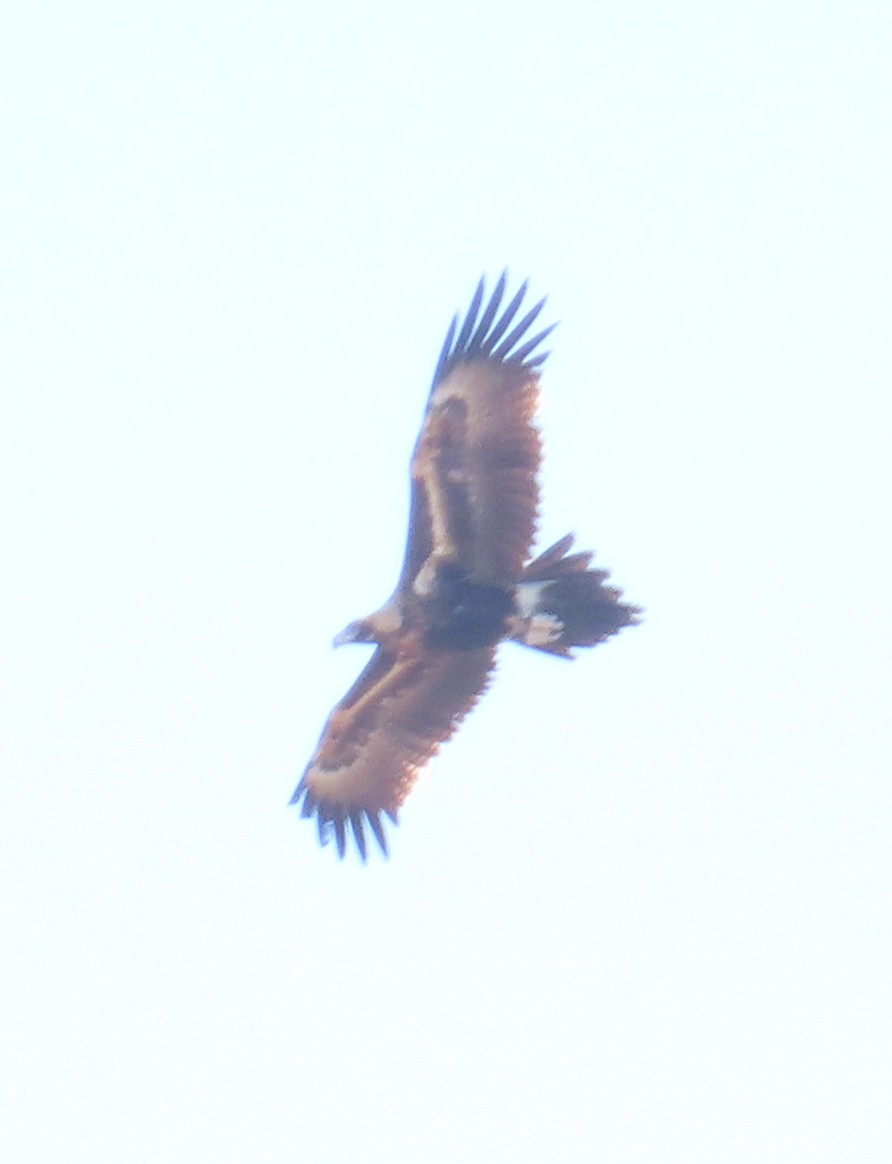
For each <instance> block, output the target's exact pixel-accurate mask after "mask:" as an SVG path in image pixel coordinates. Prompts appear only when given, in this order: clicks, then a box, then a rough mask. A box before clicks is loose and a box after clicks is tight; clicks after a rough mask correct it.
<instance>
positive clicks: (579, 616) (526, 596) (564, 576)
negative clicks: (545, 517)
mask: <svg viewBox="0 0 892 1164" xmlns="http://www.w3.org/2000/svg"><path fill="white" fill-rule="evenodd" d="M572 545H573V534H567V535H566V537H563V538H561V540H560V541H559V542H555V544H554V545H553V546H549V548H548V549H547V550H545V551H544V552H543V553H541V554H540V555H539V557H538V558H534V559H533V561H532V562H530V564H529V565H528V566H526V567H525V569H524V572H523V575H522V576H521V579H520V581H519V582H518V584H517V589H516V591H515V604H516V606H515V610H516V613H515V616H514V618H513V619H512V622H511V633H510V637H511V638H512V639H514V640H515V642H518V643H523V644H524V645H525V646H528V647H534V648H535V649H536V650H538V651H548V652H549V654H552V655H562V656H563V657H564V658H568V659H569V658H572V657H573V647H593V646H595V645H596V644H597V643H602V642H603V641H604V640H605V639H606V638H609V636H610V635H614V634H616V633H617V631H619V630H622V628H623V627H624V626H631V625H632V624H634V623H635V622H637V620H638V615H639V613H640V611H639V608H638V607H637V606H628V605H626V604H625V603H624V602H622V601H620V600H621V597H622V595H621V593H620V591H619V590H617V589H616V588H615V587H613V586H607V585H605V581H606V579H607V577H608V574H607V571H606V570H591V569H589V563H590V562H591V560H592V557H593V555H592V553H591V551H590V550H583V551H577V552H576V553H573V554H571V553H570V552H569V551H570V549H571V547H572Z"/></svg>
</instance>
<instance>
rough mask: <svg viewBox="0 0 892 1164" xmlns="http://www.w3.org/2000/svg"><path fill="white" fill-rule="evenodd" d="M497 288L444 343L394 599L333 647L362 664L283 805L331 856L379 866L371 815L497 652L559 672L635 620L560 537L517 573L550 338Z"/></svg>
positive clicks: (394, 804) (392, 801)
mask: <svg viewBox="0 0 892 1164" xmlns="http://www.w3.org/2000/svg"><path fill="white" fill-rule="evenodd" d="M506 283H507V275H506V274H503V275H502V276H501V278H500V279H499V281H498V282H497V284H496V286H495V288H494V290H493V292H492V295H491V296H490V297H489V300H488V302H487V303H486V305H485V306H484V281H483V280H482V279H481V280H480V283H479V285H478V287H477V290H476V292H475V293H474V297H473V299H472V301H471V306H470V307H469V309H468V312H467V315H466V316H465V318H464V320H463V322H462V324H461V326H460V327H459V322H458V316H456V317H455V318H454V319H453V321H452V324H451V326H450V328H449V331H448V333H447V335H446V340H445V343H444V344H443V349H442V351H441V353H440V358H439V360H438V361H437V367H436V371H435V372H434V379H433V385H432V387H431V390H430V395H429V397H428V401H427V408H426V411H425V415H424V419H423V421H422V424H421V432H420V434H419V436H418V441H417V443H416V445H415V451H414V452H413V454H412V460H411V467H410V472H411V502H410V513H409V536H408V543H407V546H406V557H405V561H404V562H403V566H402V571H401V573H400V577H399V581H398V582H397V585H396V590H395V591H394V592H393V595H392V596H391V598H389V599H388V601H387V602H386V603H385V604H384V605H383V606H382V607H381V608H380V609H379V610H376V611H375V612H374V613H373V614H370V615H368V616H367V617H366V618H361V619H359V620H358V621H356V622H352V623H350V625H349V626H348V627H346V628H345V629H344V630H343V631H342V632H341V633H340V634H339V635H338V636H337V637H336V638H335V645H336V646H339V645H340V644H342V643H374V644H375V648H376V649H375V653H374V654H373V655H372V658H371V659H370V660H369V662H368V664H367V666H366V667H365V670H364V671H363V672H362V673H361V675H360V676H359V678H358V679H357V680H356V682H355V683H354V684H353V686H352V687H351V688H350V690H349V691H348V692H347V694H346V695H345V696H344V698H343V699H342V700H341V702H340V703H339V704H338V705H337V706H336V707H335V709H334V710H333V711H332V713H331V715H330V716H329V718H328V722H327V723H326V725H325V728H324V730H323V732H322V736H321V738H320V740H319V744H318V746H317V748H316V752H315V754H314V756H313V757H312V759H311V760H310V763H309V764H308V766H307V768H306V771H305V772H304V774H303V776H302V778H301V780H300V783H299V784H298V786H297V790H296V791H295V793H294V796H293V797H292V800H291V803H292V804H299V805H300V807H301V814H302V815H303V816H304V817H311V816H315V817H316V823H317V826H318V831H319V839H320V841H321V842H322V844H327V843H328V842H329V841H330V840H332V839H334V840H335V842H336V844H337V850H338V855H339V856H341V857H343V856H344V853H345V851H346V848H347V842H348V838H349V837H350V836H352V838H353V841H354V842H355V845H356V848H357V849H358V851H359V854H360V856H361V858H362V860H363V861H365V859H366V854H367V830H368V831H369V832H371V834H372V835H373V836H374V837H375V839H376V841H377V842H378V845H379V846H380V847H381V849H382V851H383V852H384V853H385V854H386V853H387V839H386V836H385V833H384V828H383V825H382V820H381V818H382V815H383V816H387V817H389V818H390V819H391V820H392V821H393V822H394V823H396V821H397V812H398V810H399V807H400V805H401V804H402V803H403V801H404V800H405V799H406V797H407V796H408V795H409V792H410V791H411V789H412V786H413V784H414V783H415V780H416V778H417V776H418V773H419V770H420V769H421V768H422V767H423V766H424V764H426V763H427V761H428V760H429V759H430V758H431V757H432V756H433V755H434V754H435V753H436V752H437V751H438V750H439V747H440V745H441V744H442V743H443V742H444V741H446V740H447V739H449V737H450V736H451V735H452V734H453V732H454V731H455V729H456V728H457V726H458V724H459V723H460V722H461V720H462V719H463V718H464V717H465V716H466V715H467V714H468V712H469V711H470V710H471V708H472V707H473V706H474V704H475V703H476V702H477V700H478V698H479V697H480V695H481V693H482V692H483V690H484V688H485V687H486V685H487V683H488V681H489V677H490V675H491V673H492V670H493V668H494V666H495V655H496V648H497V646H498V644H499V643H500V642H503V641H505V640H508V639H510V640H513V641H514V642H518V643H523V644H524V645H525V646H528V647H532V648H534V649H535V650H538V651H544V652H546V653H547V654H550V655H558V656H561V657H563V658H572V648H573V647H593V646H595V645H596V644H597V643H600V642H603V641H604V640H605V639H606V638H608V636H610V635H613V634H616V632H617V631H619V630H620V629H622V627H624V626H629V625H631V624H633V623H635V622H636V616H637V614H638V613H639V611H638V609H637V608H636V607H634V606H628V605H626V604H625V603H623V602H622V601H621V595H620V592H619V591H618V590H616V589H614V588H613V587H611V586H608V585H606V582H605V580H606V578H607V572H606V571H605V570H596V569H592V568H591V566H590V563H591V560H592V556H593V555H592V553H591V552H590V551H582V552H579V551H575V552H574V551H573V549H572V547H573V535H572V534H567V535H566V537H563V538H561V540H560V541H558V542H556V543H555V544H554V545H553V546H549V548H548V549H547V550H545V551H543V552H542V553H540V554H539V555H538V556H537V557H535V558H532V560H531V550H532V545H533V539H534V537H535V533H536V513H537V509H538V503H539V485H538V471H539V465H540V462H541V457H542V452H541V440H540V436H539V431H538V429H537V428H536V426H535V424H534V420H533V418H534V414H535V411H536V405H537V400H538V395H539V379H540V373H539V368H540V367H541V365H542V364H543V363H544V361H545V359H546V357H547V355H548V352H543V351H541V350H540V349H541V344H542V342H543V340H544V339H545V338H546V336H548V335H549V333H550V332H551V331H552V329H553V327H554V326H555V325H554V324H552V326H551V327H546V328H545V329H544V330H542V331H536V330H535V328H534V327H533V324H534V323H535V321H536V320H537V319H538V317H539V315H540V312H541V311H542V308H543V307H544V305H545V300H544V299H543V300H542V301H541V302H539V303H537V304H536V306H535V307H533V308H532V309H531V310H529V311H527V313H526V314H524V315H523V316H522V318H521V319H520V320H519V321H518V322H517V323H515V320H516V319H517V316H518V314H519V313H520V311H521V307H522V304H523V300H524V297H525V295H526V290H527V284H526V283H524V284H523V285H522V286H521V287H520V289H519V290H518V291H517V293H516V294H515V295H514V297H513V298H512V299H511V301H510V302H509V303H508V304H507V306H505V307H504V308H502V302H503V299H504V298H505V289H506ZM481 308H482V312H481ZM531 332H533V333H534V334H532V335H531V334H530V333H531Z"/></svg>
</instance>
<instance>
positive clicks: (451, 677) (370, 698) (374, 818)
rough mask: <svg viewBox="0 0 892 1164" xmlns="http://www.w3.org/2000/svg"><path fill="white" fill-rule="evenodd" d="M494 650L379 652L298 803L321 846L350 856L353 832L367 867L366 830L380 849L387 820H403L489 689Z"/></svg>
mask: <svg viewBox="0 0 892 1164" xmlns="http://www.w3.org/2000/svg"><path fill="white" fill-rule="evenodd" d="M494 661H495V647H482V648H479V649H477V650H473V651H435V652H432V651H429V650H425V649H424V648H422V647H421V646H420V644H419V648H418V650H417V651H415V650H401V651H400V653H399V654H397V653H396V652H392V651H388V650H386V649H385V648H383V647H378V648H377V650H376V651H375V654H374V655H373V656H372V659H371V661H370V662H369V664H368V666H367V667H366V668H365V670H364V671H363V672H362V674H361V675H360V676H359V678H358V679H357V680H356V682H355V683H354V684H353V686H352V687H351V689H350V690H349V691H348V692H347V694H346V696H345V697H344V698H343V699H342V700H341V702H340V703H339V704H338V705H337V707H336V708H335V709H334V711H333V712H332V713H331V715H330V716H329V719H328V723H327V724H326V725H325V730H324V731H323V733H322V737H321V739H320V741H319V746H318V748H317V749H316V754H315V755H314V756H313V758H312V760H311V761H310V763H309V765H308V767H307V770H306V771H305V772H304V775H303V778H302V779H301V782H300V784H299V785H298V786H297V791H296V792H295V794H294V797H293V798H292V804H296V803H300V802H301V801H303V804H302V808H301V811H302V815H303V816H311V815H312V814H313V813H314V812H315V814H316V817H317V823H318V826H319V839H320V840H321V841H322V843H323V844H325V843H326V842H327V841H329V840H330V839H331V837H332V836H334V837H335V839H336V841H337V846H338V853H339V855H340V856H342V857H343V855H344V851H345V847H346V837H347V825H348V824H349V825H350V828H351V831H352V833H353V836H354V838H355V840H356V845H357V848H358V849H359V852H360V855H361V856H362V858H363V860H365V856H366V841H365V831H364V825H365V824H368V825H369V827H370V828H371V830H372V832H373V833H374V835H375V837H376V839H377V841H378V844H379V845H380V846H381V849H382V850H383V851H384V852H385V853H386V852H387V842H386V840H385V837H384V830H383V828H382V825H381V813H382V812H384V813H386V814H387V815H388V816H389V817H390V818H391V819H392V820H394V821H395V820H396V812H397V809H398V808H399V806H400V805H401V804H402V802H403V801H404V800H405V798H406V796H407V795H408V793H409V791H410V789H411V787H412V785H413V783H414V781H415V778H416V775H417V773H418V769H419V768H421V767H422V765H424V763H425V762H426V761H427V760H429V759H430V757H431V756H432V755H433V754H434V753H435V752H436V751H437V749H438V748H439V746H440V744H441V743H443V741H444V740H447V739H448V738H449V737H450V736H451V735H452V733H453V732H454V731H455V729H456V727H457V726H458V724H459V722H460V721H461V719H462V718H463V717H464V716H465V715H466V714H467V713H468V712H469V711H470V710H471V708H472V707H473V706H474V704H475V703H476V702H477V698H478V696H479V695H480V693H481V692H482V691H483V689H484V687H485V686H486V683H487V679H488V676H489V673H490V671H491V670H492V667H493V663H494Z"/></svg>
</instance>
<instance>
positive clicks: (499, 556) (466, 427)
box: [398, 274, 554, 590]
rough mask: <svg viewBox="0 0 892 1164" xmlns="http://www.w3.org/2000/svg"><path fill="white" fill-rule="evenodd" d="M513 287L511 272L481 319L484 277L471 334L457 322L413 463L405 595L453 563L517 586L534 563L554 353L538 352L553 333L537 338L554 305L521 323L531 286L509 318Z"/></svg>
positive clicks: (484, 578)
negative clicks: (508, 289) (544, 397)
mask: <svg viewBox="0 0 892 1164" xmlns="http://www.w3.org/2000/svg"><path fill="white" fill-rule="evenodd" d="M505 283H506V276H505V275H504V274H503V275H502V277H501V278H500V279H499V281H498V283H497V284H496V287H495V289H494V291H493V293H492V296H491V297H490V299H489V302H488V303H487V305H486V307H485V308H484V309H483V312H482V314H481V313H480V308H481V306H482V304H483V280H482V279H481V281H480V284H479V285H478V287H477V291H476V293H475V295H474V299H473V301H472V303H471V306H470V308H469V310H468V314H467V316H466V317H465V319H464V322H463V323H462V325H461V328H460V329H459V328H458V318H457V317H456V318H455V319H454V320H453V322H452V326H451V327H450V329H449V332H448V334H447V336H446V342H445V343H444V345H443V350H442V352H441V354H440V359H439V361H438V363H437V369H436V372H435V373H434V381H433V386H432V388H431V393H430V397H429V399H428V404H427V411H426V413H425V417H424V421H423V423H422V426H421V433H420V434H419V437H418V443H417V444H416V446H415V452H414V454H413V456H412V501H411V512H410V516H409V538H408V545H407V548H406V560H405V563H404V566H403V572H402V576H401V578H400V581H399V585H398V590H408V589H409V588H411V587H412V586H413V583H415V581H416V579H418V576H419V572H420V571H421V570H422V567H424V566H425V564H427V565H428V568H429V570H430V571H431V572H433V571H434V570H435V569H436V566H437V565H438V564H440V563H443V562H451V563H455V564H457V565H459V566H460V567H462V568H463V569H466V570H467V571H468V572H469V574H470V575H471V576H472V577H474V579H475V580H477V581H480V582H490V583H494V584H496V585H501V586H505V587H508V586H512V585H513V584H514V582H515V581H516V580H517V579H518V578H519V577H520V574H521V570H522V568H523V565H524V563H525V562H526V561H527V559H528V557H529V553H530V547H531V545H532V542H533V537H534V535H535V527H536V511H537V508H538V503H539V490H538V484H537V480H536V476H537V471H538V468H539V462H540V459H541V447H540V439H539V432H538V430H537V428H536V427H535V425H534V423H533V416H534V413H535V410H536V404H537V400H538V389H539V373H538V372H537V371H536V369H537V368H538V367H539V365H540V364H542V362H543V361H544V360H545V358H546V356H547V355H548V353H547V352H541V353H538V354H535V353H536V349H537V348H538V346H539V345H540V344H541V342H542V340H544V339H545V337H546V336H547V335H548V334H549V332H550V331H551V330H552V328H551V327H549V328H546V329H545V330H544V331H540V332H538V333H537V334H535V335H533V336H532V337H531V336H530V331H531V329H532V324H533V322H534V321H535V319H536V318H537V316H538V315H539V312H540V311H541V310H542V307H543V306H544V304H545V300H544V299H543V300H542V301H541V302H540V303H538V304H536V306H535V307H533V308H532V309H531V310H530V311H529V312H527V314H526V315H524V316H523V318H522V319H521V320H520V321H519V322H518V323H517V324H514V320H515V318H516V316H517V314H518V312H519V310H520V307H521V304H522V302H523V298H524V295H525V293H526V286H527V285H526V283H524V284H523V286H522V287H521V288H520V290H519V291H518V292H517V294H516V295H515V296H514V298H513V299H512V300H511V302H510V303H509V304H508V306H507V307H506V308H505V309H504V310H503V311H502V313H501V315H500V314H499V307H500V306H501V303H502V298H503V296H504V293H505ZM478 317H479V318H478ZM512 324H514V326H513V327H512ZM553 326H554V325H552V327H553ZM456 332H458V334H457V335H456ZM420 586H421V587H423V586H424V580H423V579H422V581H421V583H420Z"/></svg>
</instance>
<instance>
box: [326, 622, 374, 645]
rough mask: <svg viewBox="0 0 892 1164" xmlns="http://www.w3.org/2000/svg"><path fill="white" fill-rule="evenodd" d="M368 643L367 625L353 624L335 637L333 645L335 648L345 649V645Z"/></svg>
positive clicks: (361, 623)
mask: <svg viewBox="0 0 892 1164" xmlns="http://www.w3.org/2000/svg"><path fill="white" fill-rule="evenodd" d="M366 641H367V635H366V633H365V623H363V622H351V623H350V625H349V626H345V627H344V629H343V630H342V631H340V633H339V634H336V635H335V637H334V638H333V639H332V642H331V645H332V646H333V647H343V646H344V645H345V643H362V642H366Z"/></svg>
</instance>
